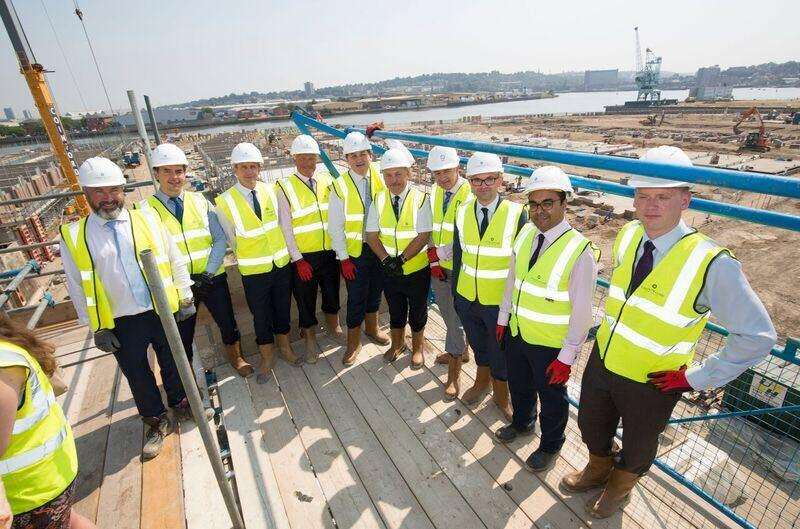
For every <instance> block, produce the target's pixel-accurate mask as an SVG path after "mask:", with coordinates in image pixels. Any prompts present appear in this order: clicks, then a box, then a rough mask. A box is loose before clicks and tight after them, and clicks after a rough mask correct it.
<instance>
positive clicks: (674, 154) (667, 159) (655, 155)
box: [628, 145, 693, 187]
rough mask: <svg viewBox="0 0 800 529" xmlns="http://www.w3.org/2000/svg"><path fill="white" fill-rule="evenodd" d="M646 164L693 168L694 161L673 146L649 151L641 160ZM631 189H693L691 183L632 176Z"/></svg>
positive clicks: (659, 147)
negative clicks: (653, 163)
mask: <svg viewBox="0 0 800 529" xmlns="http://www.w3.org/2000/svg"><path fill="white" fill-rule="evenodd" d="M639 159H640V160H643V161H645V162H655V163H663V164H670V165H678V166H681V167H692V165H693V164H692V160H690V159H689V157H688V156H687V155H686V153H685V152H683V150H681V149H680V148H678V147H673V146H672V145H660V146H658V147H653V148H652V149H648V150H647V152H645V153H644V156H642V157H641V158H639ZM628 185H629V186H630V187H692V184H690V183H689V182H680V181H678V180H665V179H664V178H654V177H652V176H643V175H631V177H630V179H629V180H628Z"/></svg>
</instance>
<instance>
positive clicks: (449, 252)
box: [428, 176, 500, 261]
mask: <svg viewBox="0 0 800 529" xmlns="http://www.w3.org/2000/svg"><path fill="white" fill-rule="evenodd" d="M468 185H469V182H467V179H466V178H463V177H461V176H459V177H458V180H456V183H455V184H453V187H451V188H450V189H446V190H445V192H447V191H449V192H450V193H453V196H452V197H450V204H452V203H453V198H454V197H455V194H456V193H458V191H459V190H460V189H461V186H468ZM473 198H474V197H471V198H470V199H469V200H472V199H473ZM499 203H500V195H498V196H497V200H495V201H494V203H493V204H492V205H491V212H490V213H489V220H491V219H492V215H493V214H494V212H495V210H496V209H497V205H498V204H499ZM442 205H444V201H442ZM478 205H479V206H480V204H478ZM448 207H449V205H448ZM478 211H480V210H478ZM443 216H444V215H443ZM431 218H433V200H431ZM478 225H479V226H480V223H478ZM428 247H430V248H432V247H433V243H432V242H431V243H429V244H428ZM436 256H437V257H438V258H439V260H441V261H449V260H450V259H452V258H453V243H452V242H451V243H450V244H443V245H441V246H437V247H436Z"/></svg>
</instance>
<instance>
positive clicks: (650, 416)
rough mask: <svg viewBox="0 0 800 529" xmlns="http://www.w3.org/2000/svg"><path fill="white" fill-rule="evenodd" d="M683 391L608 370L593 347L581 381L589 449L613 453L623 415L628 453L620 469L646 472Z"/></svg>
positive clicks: (624, 444)
mask: <svg viewBox="0 0 800 529" xmlns="http://www.w3.org/2000/svg"><path fill="white" fill-rule="evenodd" d="M678 399H680V395H679V394H664V393H661V392H660V391H659V390H658V388H656V387H655V386H651V385H650V384H644V383H641V382H634V381H633V380H630V379H628V378H625V377H621V376H619V375H617V374H616V373H612V372H611V371H609V370H608V369H606V367H605V365H604V364H603V361H602V360H601V359H600V355H599V353H598V352H597V345H595V346H594V348H593V349H592V354H591V356H590V357H589V363H588V364H587V366H586V370H585V371H584V373H583V380H582V382H581V406H580V409H579V410H578V427H579V428H580V430H581V437H582V438H583V442H584V443H586V446H587V447H588V448H589V452H590V453H592V454H594V455H597V456H607V455H609V454H610V453H611V445H612V441H613V437H614V434H615V433H616V430H617V426H618V425H619V421H620V419H622V457H621V458H620V460H619V462H618V463H617V467H618V468H620V469H622V470H627V471H628V472H632V473H634V474H639V475H643V474H644V473H645V472H647V470H648V469H649V468H650V465H652V464H653V459H655V457H656V452H657V451H658V436H659V434H661V432H663V431H664V428H666V426H667V421H668V420H669V418H670V415H671V414H672V410H673V409H674V408H675V405H676V404H677V403H678Z"/></svg>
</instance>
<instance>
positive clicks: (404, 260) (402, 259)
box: [399, 253, 406, 264]
mask: <svg viewBox="0 0 800 529" xmlns="http://www.w3.org/2000/svg"><path fill="white" fill-rule="evenodd" d="M399 257H400V262H401V263H403V264H406V256H405V255H403V254H402V253H400V255H399Z"/></svg>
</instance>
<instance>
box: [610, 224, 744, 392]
mask: <svg viewBox="0 0 800 529" xmlns="http://www.w3.org/2000/svg"><path fill="white" fill-rule="evenodd" d="M643 237H644V228H643V227H642V225H641V223H640V222H639V221H633V222H630V223H628V224H626V225H625V226H624V227H623V228H622V230H620V233H619V234H618V235H617V239H616V241H615V242H614V250H613V256H612V262H613V264H614V270H613V272H612V274H611V284H610V287H609V291H608V296H607V297H606V302H605V316H604V317H603V320H602V322H601V324H600V328H599V329H598V331H597V345H598V349H599V351H600V355H601V357H602V358H603V361H604V362H605V365H606V367H607V368H608V369H609V370H610V371H613V372H614V373H617V374H619V375H621V376H624V377H626V378H629V379H631V380H635V381H637V382H646V381H647V374H648V373H651V372H654V371H665V370H673V369H678V368H680V367H681V366H682V365H689V364H690V363H691V361H692V358H693V357H694V349H695V345H696V344H697V341H698V340H699V339H700V335H701V334H702V332H703V329H704V328H705V324H706V321H707V320H708V317H709V313H708V312H704V313H701V312H698V311H697V310H696V309H695V306H694V305H695V302H696V300H697V296H698V295H699V294H700V291H701V290H702V288H703V284H704V281H705V276H706V272H707V271H708V266H709V265H710V264H711V262H712V261H713V260H714V258H716V257H717V256H718V255H719V254H720V253H721V252H727V251H728V250H726V249H725V248H723V247H721V246H718V245H717V244H716V243H715V242H714V241H712V240H711V239H709V238H708V237H706V236H705V235H702V234H700V233H697V232H693V233H690V234H688V235H686V236H684V237H683V238H682V239H681V240H680V241H678V242H677V243H676V244H675V245H674V246H673V247H672V248H671V249H670V250H669V252H667V254H666V255H665V256H664V257H663V258H662V259H661V261H660V262H659V263H658V264H657V265H656V266H655V267H654V268H653V270H652V271H651V272H650V274H649V275H648V276H647V277H645V279H644V280H643V281H642V284H641V285H639V287H638V288H637V289H636V290H635V291H634V292H632V293H631V295H630V296H627V290H628V286H629V285H630V282H631V279H632V276H633V269H634V266H635V260H636V253H637V251H638V248H639V246H640V244H641V242H642V239H643ZM728 253H730V252H728Z"/></svg>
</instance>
